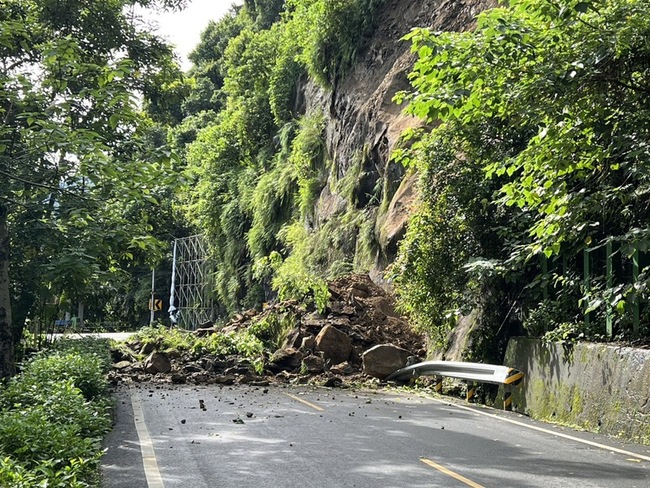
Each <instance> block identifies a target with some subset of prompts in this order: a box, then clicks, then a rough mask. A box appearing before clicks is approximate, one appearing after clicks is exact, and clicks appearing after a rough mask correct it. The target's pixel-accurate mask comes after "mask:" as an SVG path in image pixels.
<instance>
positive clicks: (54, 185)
mask: <svg viewBox="0 0 650 488" xmlns="http://www.w3.org/2000/svg"><path fill="white" fill-rule="evenodd" d="M134 3H137V4H140V5H142V6H152V5H154V4H159V5H162V6H164V7H168V8H179V7H181V6H182V5H183V4H184V1H183V0H164V1H158V2H156V1H154V0H142V1H137V2H133V1H127V0H110V1H109V0H98V1H93V2H87V1H83V0H63V1H62V0H57V1H54V0H43V1H36V0H1V1H0V65H1V69H0V117H1V118H2V121H3V124H2V126H0V176H2V179H3V184H2V185H1V186H0V378H4V377H7V376H9V375H11V374H13V372H14V371H15V369H14V368H15V366H14V346H15V343H16V340H17V339H18V338H19V337H20V335H21V333H22V329H23V323H22V321H19V322H14V321H12V294H13V293H15V292H16V291H17V290H19V289H22V290H23V291H25V290H28V289H29V286H24V284H22V285H21V286H20V287H18V286H17V284H15V283H14V282H13V280H11V279H10V276H11V275H10V268H9V265H10V262H11V256H12V251H11V246H12V245H13V246H23V245H24V244H25V243H24V242H22V239H23V235H22V231H23V229H24V228H25V227H32V226H34V227H36V226H38V227H39V229H40V233H39V234H38V235H37V238H35V239H34V242H32V243H31V244H30V245H31V246H32V248H33V249H34V254H35V255H38V256H39V257H40V258H39V259H40V261H36V260H35V261H34V263H35V264H36V265H37V266H39V265H40V266H41V267H40V268H39V269H40V276H36V279H39V278H40V280H41V281H49V282H50V283H55V284H58V286H59V288H60V289H65V290H66V291H68V292H72V293H77V294H81V293H83V291H84V289H86V288H87V287H88V286H90V285H91V284H92V283H94V282H95V283H96V281H97V279H98V278H99V275H102V274H107V273H111V272H115V271H116V269H117V264H118V263H119V261H120V259H121V258H123V257H124V256H126V255H127V254H128V253H130V252H132V250H133V249H142V248H148V247H150V246H151V245H153V244H154V242H153V241H152V240H151V239H150V238H149V237H148V236H147V233H148V230H149V226H148V224H147V222H142V221H140V220H139V219H138V218H137V217H139V216H136V218H130V216H129V215H128V214H127V213H125V209H126V205H127V202H133V201H136V202H137V201H143V200H152V201H153V200H155V199H154V198H153V195H152V193H151V192H152V188H155V186H156V185H161V184H164V182H165V181H166V178H167V177H168V171H167V170H168V162H169V159H170V154H169V153H168V152H167V151H166V149H165V148H156V149H155V150H154V151H152V152H151V154H148V155H146V156H145V155H144V153H143V147H144V146H143V140H144V133H145V130H146V125H143V124H142V116H141V114H140V113H139V108H138V105H139V101H138V98H137V96H138V95H137V94H138V93H139V94H140V95H139V96H140V97H144V98H145V99H146V98H147V97H148V96H149V95H151V94H152V93H154V92H155V90H154V88H155V86H154V85H152V83H154V84H159V83H160V82H161V79H170V78H173V77H174V76H176V73H177V72H178V70H177V68H176V69H175V67H174V63H173V53H172V51H171V49H170V48H169V47H168V46H167V45H165V44H164V43H163V42H162V41H161V40H160V39H158V38H157V37H156V36H154V35H152V34H151V33H149V32H148V31H147V30H146V29H144V28H143V27H142V26H141V24H140V23H139V21H138V19H137V17H135V16H134V15H133V13H132V12H131V11H130V10H129V6H131V5H133V4H134ZM150 80H153V81H150ZM28 301H29V300H28ZM28 306H29V305H28V304H23V307H28ZM23 312H24V310H23ZM22 316H23V318H24V316H25V313H23V314H22Z"/></svg>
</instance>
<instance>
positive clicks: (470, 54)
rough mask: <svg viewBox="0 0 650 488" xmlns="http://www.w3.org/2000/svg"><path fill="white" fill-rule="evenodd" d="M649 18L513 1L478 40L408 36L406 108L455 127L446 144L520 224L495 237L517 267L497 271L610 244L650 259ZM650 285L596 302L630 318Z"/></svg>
mask: <svg viewBox="0 0 650 488" xmlns="http://www.w3.org/2000/svg"><path fill="white" fill-rule="evenodd" d="M649 15H650V5H649V4H648V2H646V1H643V0H587V1H583V0H545V1H533V0H511V1H510V2H509V6H508V7H502V8H496V9H492V10H490V11H487V12H485V13H483V14H482V15H481V16H480V17H479V19H478V27H477V29H476V31H475V32H467V33H448V32H447V33H434V32H431V31H429V30H426V29H417V30H415V31H413V32H412V33H411V34H409V36H408V38H409V39H410V40H411V41H412V42H413V51H414V52H416V53H417V55H418V60H417V62H416V64H415V68H414V71H413V73H412V74H411V80H412V83H413V87H414V90H413V91H412V92H410V93H407V94H406V93H405V94H403V95H402V96H400V97H398V98H399V99H401V100H406V101H408V102H410V105H409V108H408V110H409V111H410V112H411V113H412V114H415V115H417V116H420V117H422V118H424V119H426V120H427V121H431V122H432V121H435V120H442V121H443V122H444V124H443V126H442V127H441V128H438V129H435V130H434V134H441V133H442V131H447V132H448V133H449V132H450V129H451V130H452V131H453V134H454V136H453V137H454V138H455V139H456V140H457V141H458V147H459V149H460V150H462V152H463V155H464V158H466V159H469V160H471V161H472V162H474V163H478V164H481V165H482V166H483V168H484V171H485V174H486V176H487V177H488V178H490V179H492V180H493V181H496V182H498V183H499V186H500V191H499V195H498V196H499V199H498V201H497V202H495V203H496V205H497V207H496V208H497V210H496V211H495V214H498V213H503V212H505V211H506V210H505V209H516V210H517V211H516V212H514V214H513V218H512V220H511V222H510V223H509V224H508V225H507V226H505V227H503V226H502V227H500V228H499V226H498V225H496V223H495V225H494V230H495V232H499V233H501V236H502V238H503V255H504V256H505V257H503V258H502V259H501V260H500V262H499V263H498V264H497V266H493V265H494V263H491V264H490V265H492V266H493V269H496V268H500V269H501V270H503V271H505V272H506V273H509V274H510V275H511V276H514V275H515V274H516V273H517V272H519V271H521V270H522V269H525V268H526V267H527V266H529V265H530V263H536V262H537V260H538V259H541V257H542V256H544V257H546V258H549V259H550V258H554V257H556V256H558V255H561V254H562V255H564V256H566V257H567V258H569V259H571V258H573V257H574V256H575V255H577V254H578V253H579V252H582V251H583V250H584V249H587V250H588V251H591V250H597V249H598V248H599V247H604V246H605V245H607V243H608V242H614V243H616V244H619V245H620V253H621V254H622V255H623V256H630V255H632V254H634V252H636V251H637V250H641V251H644V250H646V249H648V248H649V247H650V229H649V228H648V225H647V219H648V216H649V208H650V207H649V205H648V203H649V200H648V197H647V195H648V182H649V176H650V173H649V171H648V168H650V150H649V148H650V145H649V142H648V141H650V111H649V110H648V107H649V106H650V105H649V102H650V69H649V67H648V63H647V59H648V56H649V55H650V50H649V47H648V43H647V39H648V36H649V35H650V22H649V21H648V19H649V18H650V17H649ZM433 137H437V136H436V135H434V136H433ZM459 159H462V158H459ZM459 164H462V162H461V161H459ZM580 263H582V261H580ZM565 279H566V277H565ZM647 279H648V278H647V274H645V273H643V272H642V273H640V274H639V275H638V279H637V280H636V282H635V283H632V284H629V285H626V286H618V285H616V286H615V287H614V288H611V289H609V290H605V292H604V294H603V295H602V296H600V297H594V296H592V294H591V292H590V291H589V290H588V289H583V290H582V293H583V298H584V299H585V301H588V302H590V305H589V307H588V308H589V309H594V308H596V307H599V306H600V307H602V308H604V307H605V306H607V307H609V306H615V307H617V308H618V310H619V311H621V312H624V311H625V309H626V301H627V302H628V304H629V302H632V301H635V300H638V299H639V297H640V296H644V294H646V291H645V290H647V284H648V283H647ZM537 283H538V284H540V283H541V281H537ZM522 284H524V285H528V284H529V283H522ZM528 305H529V306H530V305H531V304H528ZM573 308H575V306H574V307H573ZM622 318H623V317H622ZM550 319H552V320H554V321H555V320H559V321H562V320H565V321H567V320H572V319H574V317H571V316H565V317H551V318H550Z"/></svg>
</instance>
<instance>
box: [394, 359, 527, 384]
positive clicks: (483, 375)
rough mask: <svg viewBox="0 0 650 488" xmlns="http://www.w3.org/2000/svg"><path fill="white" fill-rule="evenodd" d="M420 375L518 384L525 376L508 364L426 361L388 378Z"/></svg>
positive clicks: (398, 378)
mask: <svg viewBox="0 0 650 488" xmlns="http://www.w3.org/2000/svg"><path fill="white" fill-rule="evenodd" d="M419 376H446V377H448V378H457V379H460V380H466V381H475V382H478V383H493V384H497V385H517V384H519V383H520V382H521V380H522V378H523V377H524V373H522V372H521V371H519V370H517V369H514V368H509V367H508V366H497V365H494V364H483V363H463V362H455V361H425V362H423V363H417V364H413V365H411V366H407V367H405V368H402V369H398V370H397V371H395V372H394V373H392V374H391V375H389V376H388V378H386V379H387V380H389V381H407V380H409V379H411V378H417V377H419Z"/></svg>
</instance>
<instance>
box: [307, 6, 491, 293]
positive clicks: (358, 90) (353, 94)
mask: <svg viewBox="0 0 650 488" xmlns="http://www.w3.org/2000/svg"><path fill="white" fill-rule="evenodd" d="M496 3H497V2H496V0H424V1H420V0H388V1H387V2H385V4H384V6H383V7H382V10H381V12H380V13H379V15H378V18H379V19H380V21H379V24H378V27H377V29H376V30H375V33H374V35H373V37H372V39H370V40H369V41H368V44H367V46H366V49H365V50H363V51H362V52H361V53H360V56H359V59H358V62H357V64H356V65H355V67H354V68H353V69H352V70H351V72H350V73H349V74H347V75H346V76H345V77H343V78H341V79H340V80H337V81H336V83H335V86H333V87H332V88H331V89H325V88H322V87H320V86H317V85H316V84H314V83H311V82H309V83H307V84H306V85H305V86H304V87H303V92H302V93H301V96H300V97H299V98H300V99H301V100H303V101H304V106H303V107H302V110H303V111H304V112H306V113H314V112H323V110H324V114H325V117H326V128H325V146H326V151H327V154H328V156H329V159H331V160H332V162H333V164H332V166H331V170H330V175H329V177H328V179H327V184H326V185H325V187H324V188H323V190H322V191H321V194H320V198H319V200H318V202H317V203H316V205H315V211H316V215H315V219H314V221H315V225H316V227H317V228H318V227H322V226H324V225H326V224H327V222H328V221H330V220H331V219H333V218H336V216H339V215H341V214H343V213H345V212H346V211H348V210H350V208H349V207H350V206H354V207H356V208H357V209H365V210H366V217H367V218H369V219H376V218H377V216H379V220H378V221H376V225H374V228H375V234H376V240H377V242H378V243H379V252H378V253H377V254H376V255H373V256H364V262H367V261H368V260H371V261H374V265H373V266H371V269H370V273H371V275H372V276H373V278H375V277H376V278H377V281H378V282H382V280H381V271H382V270H383V269H384V268H385V267H386V265H387V264H389V263H390V262H392V260H393V259H394V257H395V254H396V251H397V241H399V239H400V238H401V237H402V235H403V234H404V228H405V224H406V220H407V216H408V213H409V212H410V209H411V206H412V203H413V201H414V191H413V190H414V186H415V182H416V180H417V177H416V176H413V175H411V176H409V180H408V182H407V184H404V183H403V182H402V180H403V178H404V176H405V171H404V168H403V167H402V166H401V164H399V163H396V162H395V161H391V158H390V157H391V154H392V152H393V150H394V149H395V147H396V146H397V144H398V143H399V140H400V136H401V134H402V132H403V131H404V130H406V129H408V128H414V127H419V126H421V125H422V121H421V120H419V119H416V118H414V117H411V116H409V115H406V114H404V113H403V108H404V107H402V106H398V105H396V104H395V103H394V102H393V98H394V97H395V94H396V93H398V92H399V91H402V90H408V89H409V87H410V85H409V81H408V77H407V75H408V73H409V71H410V70H411V68H412V66H413V62H414V60H415V58H414V55H413V54H412V53H411V49H410V48H411V46H410V43H408V42H406V41H403V40H402V38H403V36H404V35H405V34H407V33H408V32H409V31H410V30H411V29H412V28H414V27H431V28H433V29H434V30H451V31H454V30H455V31H462V30H467V29H470V28H473V26H474V24H475V17H476V15H478V14H479V13H480V12H481V11H483V10H485V9H486V8H488V7H492V6H495V5H496ZM350 172H352V174H353V175H354V179H355V183H354V185H355V188H354V191H353V195H352V199H351V200H348V199H346V198H345V197H344V196H343V195H341V194H339V193H338V192H337V182H339V181H341V179H342V178H345V177H346V176H347V175H348V174H350ZM385 209H387V211H386V210H385ZM351 239H352V242H350V243H349V244H347V247H349V248H351V249H352V250H354V249H355V245H354V241H355V237H354V236H352V237H351ZM356 252H357V253H358V252H360V251H359V250H358V249H357V251H356Z"/></svg>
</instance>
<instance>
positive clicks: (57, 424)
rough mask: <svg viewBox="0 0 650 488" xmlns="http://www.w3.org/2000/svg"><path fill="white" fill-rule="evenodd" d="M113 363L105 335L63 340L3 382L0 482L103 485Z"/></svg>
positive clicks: (70, 487) (74, 487)
mask: <svg viewBox="0 0 650 488" xmlns="http://www.w3.org/2000/svg"><path fill="white" fill-rule="evenodd" d="M109 365H110V355H109V346H108V343H107V342H102V341H97V340H93V339H91V340H74V341H61V342H59V343H57V344H56V345H55V346H54V347H53V348H51V349H49V350H47V351H44V352H41V353H39V354H38V355H37V356H36V357H34V358H33V359H32V360H30V361H29V362H28V363H27V364H26V365H25V367H24V370H23V372H22V374H21V375H19V376H16V377H14V378H13V379H12V380H11V381H10V382H9V383H8V384H7V386H6V387H5V388H3V389H0V485H1V486H11V487H17V488H18V487H25V488H27V487H33V486H51V487H60V488H82V487H88V486H99V481H100V480H99V471H98V470H99V458H100V456H101V453H102V449H101V442H102V438H103V436H104V434H105V433H106V432H108V430H109V429H110V425H111V420H110V415H109V410H110V407H111V401H110V399H109V397H108V393H107V385H106V379H105V374H106V372H107V371H108V368H109Z"/></svg>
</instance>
